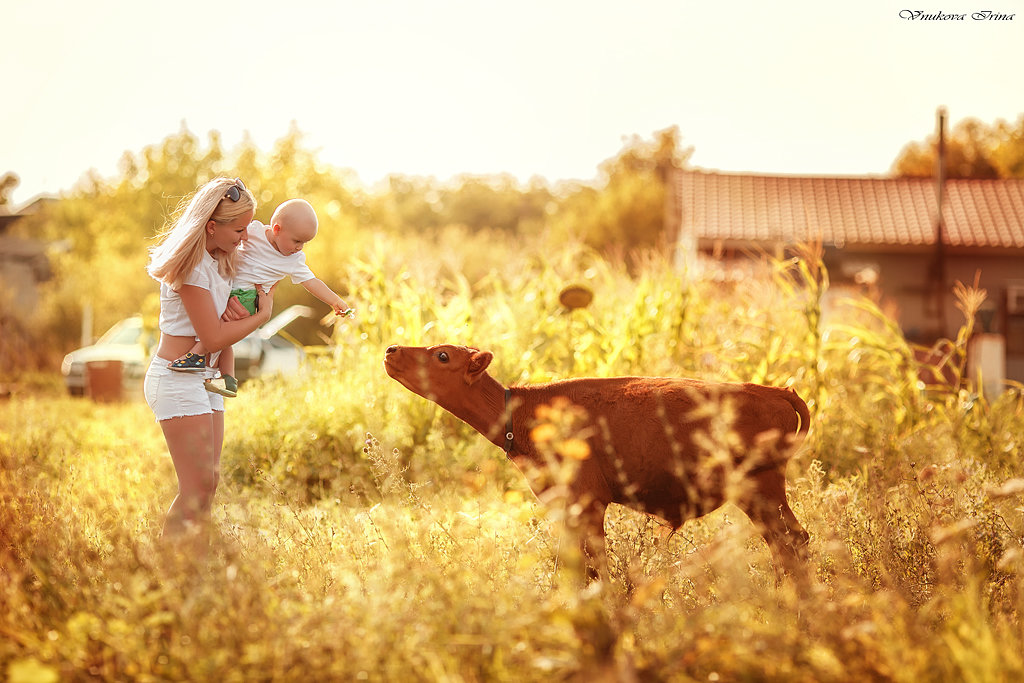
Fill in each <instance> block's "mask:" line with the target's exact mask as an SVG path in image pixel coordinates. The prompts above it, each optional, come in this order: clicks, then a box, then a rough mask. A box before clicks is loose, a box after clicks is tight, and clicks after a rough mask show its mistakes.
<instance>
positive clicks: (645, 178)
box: [556, 126, 693, 250]
mask: <svg viewBox="0 0 1024 683" xmlns="http://www.w3.org/2000/svg"><path fill="white" fill-rule="evenodd" d="M692 154H693V148H692V147H687V148H683V147H681V146H680V136H679V129H678V128H677V127H676V126H672V127H670V128H666V129H664V130H661V131H658V132H656V133H655V134H654V139H653V140H644V139H642V138H640V137H638V136H633V137H631V138H630V139H629V140H628V141H627V142H626V144H625V145H624V146H623V148H622V150H620V152H619V153H618V155H616V156H615V157H613V158H611V159H608V160H607V161H605V162H604V163H602V164H601V166H600V175H599V178H598V184H597V185H596V186H592V185H575V186H569V187H568V188H565V187H563V191H565V198H564V199H563V200H562V202H561V204H560V206H559V210H558V212H557V213H558V216H557V219H556V223H557V224H558V225H559V228H560V229H561V230H563V231H565V232H567V233H569V234H573V235H576V236H578V237H580V238H582V239H583V240H584V241H585V242H586V243H587V244H589V245H591V246H593V247H596V248H600V249H613V250H621V249H632V248H637V247H641V248H642V247H653V246H657V245H659V244H662V243H663V242H664V241H665V239H666V234H665V229H666V226H665V201H666V199H667V197H668V192H669V190H670V188H669V183H670V182H671V178H672V176H673V171H674V170H676V169H679V168H683V167H685V166H686V164H687V163H688V162H689V159H690V156H691V155H692Z"/></svg>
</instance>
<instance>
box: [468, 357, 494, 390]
mask: <svg viewBox="0 0 1024 683" xmlns="http://www.w3.org/2000/svg"><path fill="white" fill-rule="evenodd" d="M493 359H494V354H493V353H491V352H490V351H474V352H473V354H472V355H471V356H470V357H469V365H467V366H466V384H473V383H474V382H476V381H477V380H478V379H480V376H481V375H483V374H484V370H486V369H487V366H488V365H490V364H491V361H492V360H493Z"/></svg>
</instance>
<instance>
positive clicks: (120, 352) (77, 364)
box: [60, 305, 313, 396]
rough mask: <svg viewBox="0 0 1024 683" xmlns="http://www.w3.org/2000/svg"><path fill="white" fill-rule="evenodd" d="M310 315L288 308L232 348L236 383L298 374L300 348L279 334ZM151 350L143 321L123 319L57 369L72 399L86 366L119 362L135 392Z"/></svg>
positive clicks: (82, 391)
mask: <svg viewBox="0 0 1024 683" xmlns="http://www.w3.org/2000/svg"><path fill="white" fill-rule="evenodd" d="M312 315H313V309H311V308H310V307H309V306H301V305H296V306H290V307H288V308H286V309H285V310H284V311H282V312H281V313H278V314H277V315H275V316H274V317H273V318H272V319H271V320H270V322H268V323H267V324H266V325H264V326H263V327H261V328H259V329H258V330H256V331H255V332H253V333H252V334H250V335H249V336H248V337H246V338H245V339H242V340H241V341H239V342H238V343H236V344H235V345H234V346H233V347H232V348H234V350H235V374H236V376H237V379H238V381H239V382H244V381H245V380H248V379H252V378H253V377H260V376H263V375H270V374H273V373H275V372H282V373H286V372H294V371H295V370H297V369H298V367H299V363H300V362H301V361H302V358H303V356H304V355H305V354H304V352H303V350H302V346H301V345H299V344H297V343H294V342H292V341H289V340H288V339H287V338H285V337H284V336H282V334H281V333H282V331H283V330H284V328H285V326H287V325H289V324H290V323H292V322H294V321H295V320H296V319H298V318H308V317H311V316H312ZM154 341H155V340H154ZM151 346H152V343H147V340H146V339H143V332H142V317H141V316H132V317H131V318H125V319H124V320H121V321H119V322H117V323H115V324H114V326H113V327H111V328H110V329H109V330H107V331H106V332H104V333H103V336H101V337H100V338H99V339H97V340H96V343H95V344H92V345H90V346H84V347H82V348H80V349H76V350H74V351H72V352H71V353H69V354H67V355H66V356H64V362H63V363H61V366H60V371H61V374H63V375H64V385H65V386H66V387H67V389H68V392H69V393H70V394H71V395H73V396H82V395H84V394H85V389H86V372H85V366H86V363H91V362H101V361H120V362H121V376H122V380H123V382H124V385H125V387H126V388H129V387H130V388H132V389H134V388H137V387H138V386H140V385H141V382H142V378H143V377H144V376H145V374H146V368H147V367H148V365H149V360H150V359H149V350H150V347H151Z"/></svg>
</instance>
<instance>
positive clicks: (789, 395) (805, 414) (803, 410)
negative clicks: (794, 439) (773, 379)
mask: <svg viewBox="0 0 1024 683" xmlns="http://www.w3.org/2000/svg"><path fill="white" fill-rule="evenodd" d="M782 395H783V396H784V397H785V398H786V400H787V401H789V404H790V405H791V406H793V410H795V411H796V414H797V415H798V416H799V417H800V426H799V428H798V429H797V430H796V435H797V436H803V435H804V434H806V433H807V430H808V429H810V428H811V413H810V411H809V410H807V404H806V403H804V400H803V399H802V398H800V396H799V395H798V394H797V393H796V391H794V390H793V389H789V388H787V389H783V391H782Z"/></svg>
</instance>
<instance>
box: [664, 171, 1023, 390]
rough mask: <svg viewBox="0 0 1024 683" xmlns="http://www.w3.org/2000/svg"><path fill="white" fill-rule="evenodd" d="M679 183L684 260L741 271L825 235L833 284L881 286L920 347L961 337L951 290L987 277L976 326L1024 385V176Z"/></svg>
mask: <svg viewBox="0 0 1024 683" xmlns="http://www.w3.org/2000/svg"><path fill="white" fill-rule="evenodd" d="M940 177H941V176H940ZM673 185H674V193H672V202H673V206H674V208H672V209H671V216H672V218H673V219H674V222H675V225H674V226H673V225H671V224H670V228H671V229H672V230H673V231H674V232H675V234H676V235H677V237H676V239H675V243H676V244H677V252H676V255H677V260H678V261H679V262H680V263H681V264H685V265H687V266H688V267H706V266H707V265H708V264H712V263H713V264H715V267H716V268H717V269H718V270H719V272H720V273H729V272H733V273H735V272H736V268H737V267H740V266H741V264H744V263H746V264H748V265H749V263H750V258H749V257H750V256H752V255H756V254H757V253H764V252H768V253H775V254H782V253H784V252H785V250H786V249H787V247H791V246H793V245H794V244H797V243H800V242H811V241H814V240H819V239H820V240H821V242H822V245H823V247H824V259H825V265H826V266H827V267H828V269H829V275H830V279H831V282H832V285H833V286H850V287H861V288H866V287H869V286H870V287H874V288H877V292H878V293H879V294H880V295H881V297H882V298H883V299H884V300H885V301H887V302H889V303H890V304H894V307H895V309H896V311H897V317H898V322H899V324H900V326H901V328H902V329H903V331H904V334H905V335H906V337H907V338H908V339H909V340H910V341H913V342H918V343H921V344H925V345H927V344H931V343H932V342H934V341H936V340H937V339H939V338H943V337H944V338H949V339H956V334H957V331H958V329H959V327H960V325H961V324H962V322H963V315H962V313H961V312H960V311H958V310H957V309H956V306H955V298H954V296H953V293H952V290H953V284H954V283H955V282H956V281H958V280H959V281H961V282H963V283H965V284H972V283H973V282H974V279H975V274H976V273H977V272H980V280H979V284H980V286H981V287H982V288H984V289H986V290H987V292H988V300H987V303H986V306H985V308H983V309H982V311H981V313H979V316H978V317H979V318H980V320H979V321H978V323H977V324H978V327H977V330H978V331H979V332H985V333H990V334H991V335H992V336H991V338H990V339H989V341H993V342H995V343H996V347H997V351H995V353H997V354H998V355H1001V356H1002V358H1000V359H996V361H997V362H996V365H997V366H998V365H1000V364H1002V365H1003V371H1004V373H1005V374H1004V377H1005V378H1007V379H1012V380H1016V381H1024V179H1014V180H946V181H945V182H938V181H936V180H932V179H922V178H879V177H812V176H783V175H755V174H733V173H717V172H707V171H699V170H681V171H678V172H677V174H676V177H675V180H674V183H673ZM939 206H941V207H942V211H941V213H940V212H939V210H938V207H939ZM987 353H992V352H987ZM991 374H992V373H991V372H990V375H991Z"/></svg>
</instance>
